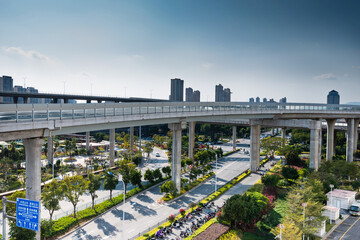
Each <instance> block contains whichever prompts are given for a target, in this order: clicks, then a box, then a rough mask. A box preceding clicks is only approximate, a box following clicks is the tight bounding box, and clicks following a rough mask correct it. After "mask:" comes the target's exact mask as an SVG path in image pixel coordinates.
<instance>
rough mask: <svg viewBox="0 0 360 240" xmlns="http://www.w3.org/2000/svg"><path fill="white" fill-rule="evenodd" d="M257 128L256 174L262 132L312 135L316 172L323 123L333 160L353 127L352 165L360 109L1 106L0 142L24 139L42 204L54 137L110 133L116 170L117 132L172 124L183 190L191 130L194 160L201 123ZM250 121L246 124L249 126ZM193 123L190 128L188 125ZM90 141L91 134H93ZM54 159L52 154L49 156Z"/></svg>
mask: <svg viewBox="0 0 360 240" xmlns="http://www.w3.org/2000/svg"><path fill="white" fill-rule="evenodd" d="M240 119H245V120H246V121H247V122H248V124H249V125H250V127H251V142H250V149H251V153H250V162H251V164H250V165H251V171H256V169H257V168H258V165H259V159H260V128H261V126H264V127H281V128H307V129H310V138H311V139H310V167H311V168H314V169H315V170H316V169H317V168H318V167H319V164H320V160H321V157H320V156H321V128H322V121H323V120H326V122H327V159H328V160H332V156H333V153H334V128H335V123H336V120H337V119H344V120H346V122H347V130H346V132H347V154H346V159H347V161H348V162H352V161H353V153H354V151H355V149H356V146H357V141H358V127H359V119H360V106H353V105H327V104H306V103H285V104H284V103H281V104H280V103H238V102H228V103H224V102H199V103H195V102H144V103H93V104H4V105H1V106H0V140H13V139H23V142H24V146H25V153H26V166H27V169H26V197H27V198H28V199H33V200H40V191H41V189H40V184H41V182H40V170H41V164H40V161H39V159H40V158H41V146H42V144H43V139H44V138H45V137H49V139H50V141H49V149H51V147H50V146H51V143H52V141H51V139H52V136H54V135H60V134H67V133H76V132H89V131H94V130H104V129H110V153H112V154H111V155H110V165H112V164H113V152H114V151H112V149H113V148H114V142H115V128H123V127H130V130H131V129H132V130H131V131H132V132H133V127H134V126H143V125H154V124H169V128H170V129H172V130H173V147H172V151H173V152H172V156H173V157H172V159H173V165H172V166H173V168H172V171H173V174H172V176H173V180H174V182H175V184H176V186H177V188H178V189H180V170H181V132H182V130H184V129H185V128H187V125H189V135H190V140H189V156H190V157H193V146H194V132H195V122H217V123H227V124H229V123H233V125H234V127H233V133H234V134H233V135H234V136H233V139H235V137H236V125H241V124H244V121H243V120H240ZM246 121H245V122H246ZM187 123H189V124H187ZM87 135H88V134H87ZM49 155H51V154H49Z"/></svg>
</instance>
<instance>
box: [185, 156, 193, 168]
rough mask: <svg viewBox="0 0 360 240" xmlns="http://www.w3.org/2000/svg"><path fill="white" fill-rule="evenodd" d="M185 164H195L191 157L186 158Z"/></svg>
mask: <svg viewBox="0 0 360 240" xmlns="http://www.w3.org/2000/svg"><path fill="white" fill-rule="evenodd" d="M185 164H186V165H187V166H188V167H190V166H191V165H193V160H191V159H190V158H186V159H185Z"/></svg>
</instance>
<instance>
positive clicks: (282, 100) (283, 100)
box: [279, 97, 287, 103]
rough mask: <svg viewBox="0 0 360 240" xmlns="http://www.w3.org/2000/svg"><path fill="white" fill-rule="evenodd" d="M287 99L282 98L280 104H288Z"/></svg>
mask: <svg viewBox="0 0 360 240" xmlns="http://www.w3.org/2000/svg"><path fill="white" fill-rule="evenodd" d="M286 101H287V100H286V97H283V98H281V99H280V100H279V103H286Z"/></svg>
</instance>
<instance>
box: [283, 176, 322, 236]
mask: <svg viewBox="0 0 360 240" xmlns="http://www.w3.org/2000/svg"><path fill="white" fill-rule="evenodd" d="M299 183H300V182H299ZM315 196H316V195H315V194H314V189H313V187H312V185H311V184H306V183H305V184H304V185H303V187H302V188H300V187H299V185H295V186H294V187H293V188H292V189H291V190H290V192H289V193H288V195H287V197H286V201H287V204H288V211H287V217H288V218H289V221H290V222H293V223H294V224H295V225H296V226H297V227H298V228H299V229H300V230H301V231H302V232H303V233H304V234H306V235H309V234H313V233H314V232H315V231H316V230H317V229H318V228H319V227H320V226H321V224H322V222H323V221H324V220H325V219H326V217H324V216H322V211H323V204H322V203H321V202H319V201H316V200H315ZM302 203H306V204H307V206H306V207H305V223H304V215H303V211H304V207H303V206H302ZM303 223H304V224H303Z"/></svg>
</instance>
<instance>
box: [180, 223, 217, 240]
mask: <svg viewBox="0 0 360 240" xmlns="http://www.w3.org/2000/svg"><path fill="white" fill-rule="evenodd" d="M216 222H217V220H216V218H212V219H210V220H209V221H207V222H206V223H205V224H204V225H202V226H201V227H199V228H198V229H197V230H196V231H195V232H194V234H193V235H191V236H189V237H187V238H185V240H191V239H194V238H195V237H196V236H197V235H199V234H200V233H202V232H204V231H205V230H206V229H208V228H209V227H210V226H211V225H213V224H214V223H216Z"/></svg>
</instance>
